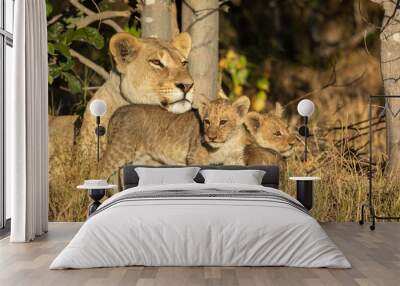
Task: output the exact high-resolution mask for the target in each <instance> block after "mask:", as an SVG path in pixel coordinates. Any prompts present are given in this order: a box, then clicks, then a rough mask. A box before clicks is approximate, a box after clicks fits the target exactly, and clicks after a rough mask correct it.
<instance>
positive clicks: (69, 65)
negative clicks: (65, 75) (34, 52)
mask: <svg viewBox="0 0 400 286" xmlns="http://www.w3.org/2000/svg"><path fill="white" fill-rule="evenodd" d="M74 64H75V62H74V60H73V59H72V58H69V59H67V61H66V62H62V63H60V68H61V70H62V71H64V72H65V71H69V70H71V69H72V68H73V67H74Z"/></svg>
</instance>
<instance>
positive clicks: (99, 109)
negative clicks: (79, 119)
mask: <svg viewBox="0 0 400 286" xmlns="http://www.w3.org/2000/svg"><path fill="white" fill-rule="evenodd" d="M106 111H107V105H106V103H105V102H104V100H101V99H95V100H93V101H92V103H91V104H90V112H91V113H92V114H93V115H94V116H103V115H104V114H105V113H106Z"/></svg>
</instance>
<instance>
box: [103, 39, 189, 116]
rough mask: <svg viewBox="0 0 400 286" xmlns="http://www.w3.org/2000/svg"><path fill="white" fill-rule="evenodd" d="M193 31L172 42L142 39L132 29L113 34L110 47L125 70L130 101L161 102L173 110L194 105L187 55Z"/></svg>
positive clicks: (124, 85) (125, 90)
mask: <svg viewBox="0 0 400 286" xmlns="http://www.w3.org/2000/svg"><path fill="white" fill-rule="evenodd" d="M190 49H191V38H190V36H189V34H187V33H182V34H179V35H178V36H177V37H176V38H175V39H174V40H173V41H172V42H170V43H169V42H166V41H162V40H159V39H152V38H144V39H138V38H135V37H134V36H132V35H130V34H128V33H118V34H116V35H114V36H113V37H112V38H111V41H110V51H111V54H112V55H113V57H114V60H115V62H116V64H117V69H118V71H119V72H120V73H121V92H122V95H123V96H124V97H125V98H126V100H127V101H129V102H130V103H136V104H151V105H159V106H161V107H162V108H165V109H166V110H168V111H170V112H173V113H183V112H186V111H188V110H190V109H191V108H192V102H193V79H192V77H191V76H190V74H189V71H188V62H187V58H188V56H189V52H190Z"/></svg>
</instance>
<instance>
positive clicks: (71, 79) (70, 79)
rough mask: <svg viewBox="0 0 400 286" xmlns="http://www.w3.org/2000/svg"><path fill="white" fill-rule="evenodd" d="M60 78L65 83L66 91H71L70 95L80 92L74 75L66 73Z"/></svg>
mask: <svg viewBox="0 0 400 286" xmlns="http://www.w3.org/2000/svg"><path fill="white" fill-rule="evenodd" d="M61 77H62V78H63V79H64V80H65V81H66V82H67V84H68V89H69V90H70V91H71V93H72V94H77V93H79V92H81V90H82V87H81V83H80V81H79V80H78V79H77V78H76V77H75V76H74V75H72V74H70V73H68V72H63V73H62V74H61Z"/></svg>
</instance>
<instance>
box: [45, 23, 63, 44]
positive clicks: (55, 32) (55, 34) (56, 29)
mask: <svg viewBox="0 0 400 286" xmlns="http://www.w3.org/2000/svg"><path fill="white" fill-rule="evenodd" d="M63 31H64V25H63V24H62V23H60V22H55V23H54V24H53V25H51V26H50V27H48V28H47V37H48V40H49V41H52V42H58V41H59V40H60V35H61V34H62V32H63Z"/></svg>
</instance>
